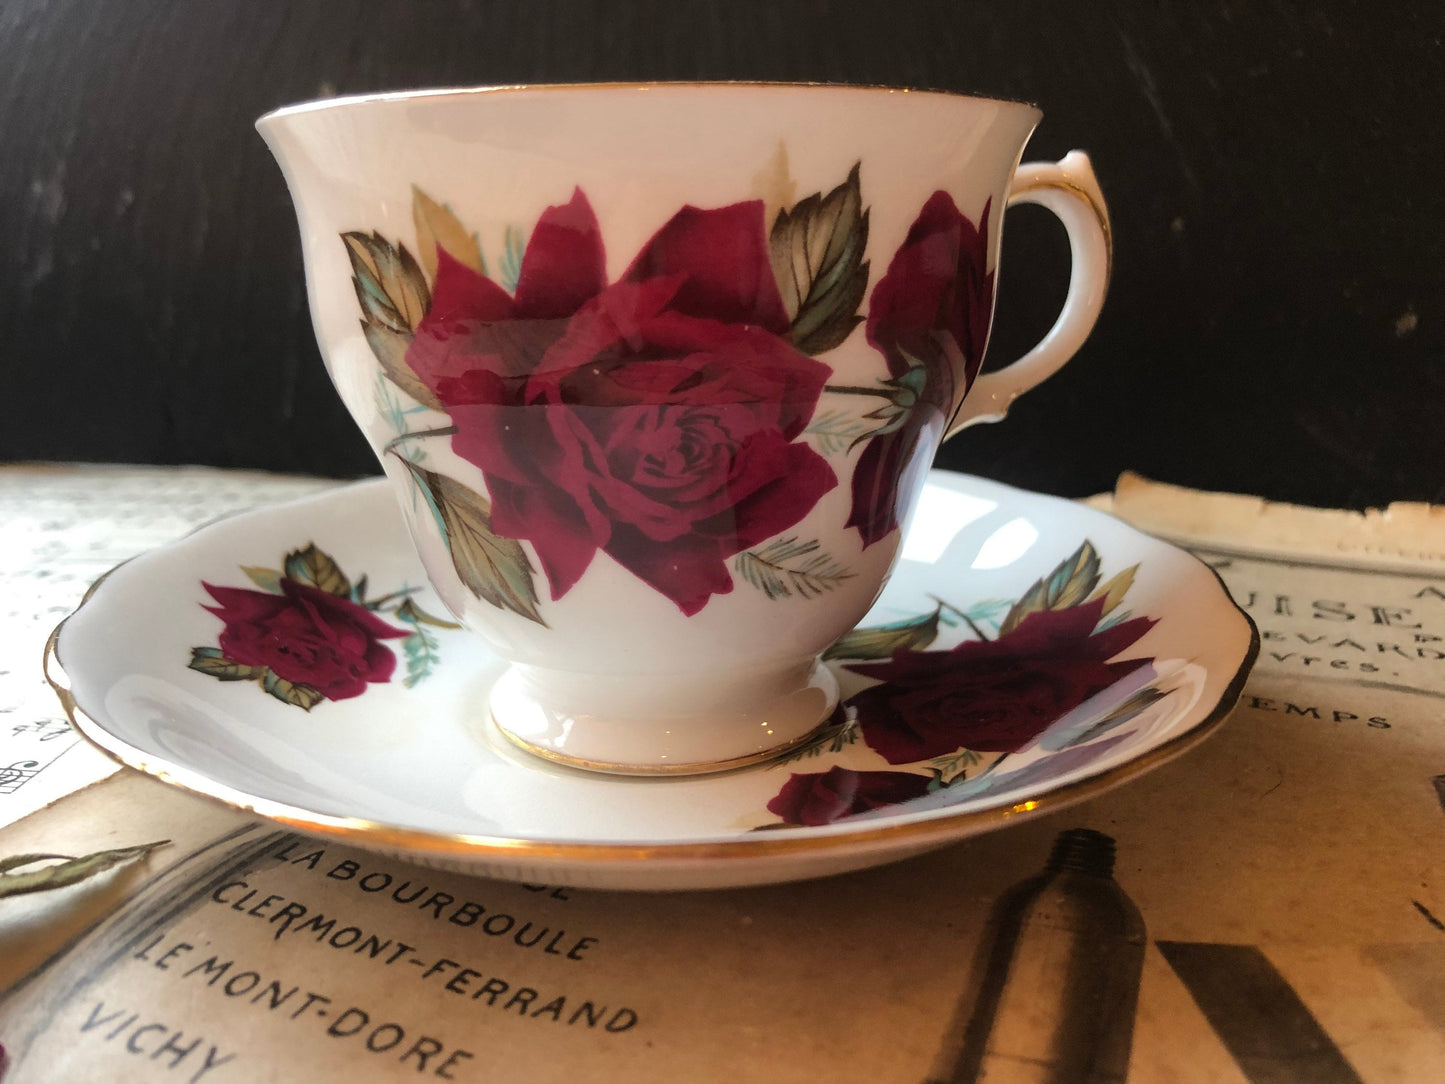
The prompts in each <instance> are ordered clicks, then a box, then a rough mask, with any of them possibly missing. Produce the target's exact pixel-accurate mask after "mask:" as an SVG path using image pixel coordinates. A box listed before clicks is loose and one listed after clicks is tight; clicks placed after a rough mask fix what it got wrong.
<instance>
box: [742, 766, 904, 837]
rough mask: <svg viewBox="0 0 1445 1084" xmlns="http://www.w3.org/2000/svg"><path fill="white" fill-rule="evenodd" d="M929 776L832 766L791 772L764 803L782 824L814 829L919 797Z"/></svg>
mask: <svg viewBox="0 0 1445 1084" xmlns="http://www.w3.org/2000/svg"><path fill="white" fill-rule="evenodd" d="M930 782H932V777H931V776H927V775H914V774H913V773H911V772H856V771H853V770H852V769H850V768H839V767H837V766H834V767H832V768H829V769H828V770H827V771H826V772H812V773H808V774H799V773H797V772H794V773H793V774H792V775H790V776H789V777H788V781H787V782H786V783H784V784H783V788H782V790H780V791H778V795H777V797H776V798H774V799H773V800H772V801H770V802H769V803H768V812H770V813H775V814H777V815H778V816H779V817H781V818H782V819H783V821H784V823H786V824H798V825H804V826H806V827H810V828H811V827H816V826H818V825H821V824H832V823H833V822H834V821H836V820H839V819H841V818H843V817H849V816H852V815H853V814H855V813H866V812H868V811H869V810H870V809H882V808H883V807H885V806H891V805H898V804H899V803H900V802H907V801H909V800H911V799H913V798H919V797H922V796H923V794H925V793H926V792H927V790H928V785H929V783H930Z"/></svg>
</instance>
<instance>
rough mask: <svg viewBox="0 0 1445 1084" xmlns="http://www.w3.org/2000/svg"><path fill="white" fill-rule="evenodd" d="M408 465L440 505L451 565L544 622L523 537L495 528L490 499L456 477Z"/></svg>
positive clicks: (488, 597)
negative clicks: (469, 487) (522, 541)
mask: <svg viewBox="0 0 1445 1084" xmlns="http://www.w3.org/2000/svg"><path fill="white" fill-rule="evenodd" d="M403 462H406V461H405V460H403ZM406 465H407V469H408V470H410V471H411V475H412V478H414V479H415V480H416V483H417V485H418V486H420V487H421V489H422V490H423V492H424V493H425V494H426V496H427V500H428V501H429V502H430V503H431V505H432V507H433V508H435V509H436V511H437V515H438V517H439V518H440V520H441V528H442V537H443V538H445V540H446V543H447V549H448V551H449V552H450V553H451V557H452V565H453V566H454V567H455V568H456V570H457V575H458V576H459V577H461V581H462V583H464V584H466V586H467V589H468V590H469V591H471V592H472V594H474V595H476V596H477V598H480V599H482V600H484V601H486V602H490V603H491V604H492V605H493V606H497V607H500V608H501V609H504V610H510V611H511V612H512V613H515V614H520V615H521V616H522V617H525V618H527V619H528V620H529V621H535V622H537V624H539V625H546V624H547V622H545V621H543V620H542V615H541V613H540V612H539V611H538V609H537V588H536V585H535V584H534V583H533V580H532V577H533V575H534V570H533V568H532V562H531V561H530V560H529V559H528V558H527V553H526V551H525V550H523V549H522V544H521V543H520V542H518V541H517V540H516V539H515V538H505V537H503V536H502V535H499V534H497V533H496V532H495V531H493V530H492V516H491V512H492V506H491V505H490V504H489V503H488V502H487V500H486V499H485V498H484V497H482V495H481V494H479V493H475V492H473V491H472V490H470V489H468V488H467V487H466V486H464V485H462V484H461V483H460V482H458V481H456V480H455V479H453V478H448V477H446V476H445V475H442V474H437V473H436V472H434V471H429V470H424V469H423V468H421V467H418V466H417V465H416V464H415V463H410V462H408V463H407V464H406Z"/></svg>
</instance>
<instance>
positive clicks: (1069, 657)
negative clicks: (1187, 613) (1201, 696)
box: [848, 598, 1154, 764]
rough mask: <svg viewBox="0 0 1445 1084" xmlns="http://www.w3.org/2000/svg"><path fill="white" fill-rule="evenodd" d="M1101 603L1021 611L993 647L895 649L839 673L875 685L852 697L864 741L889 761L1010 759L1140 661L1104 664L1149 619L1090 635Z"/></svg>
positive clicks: (977, 643) (973, 642)
mask: <svg viewBox="0 0 1445 1084" xmlns="http://www.w3.org/2000/svg"><path fill="white" fill-rule="evenodd" d="M1103 607H1104V600H1103V599H1102V598H1101V599H1096V600H1095V601H1093V602H1086V603H1083V604H1081V605H1078V606H1072V607H1069V608H1068V609H1063V610H1044V611H1039V612H1036V613H1032V614H1029V615H1028V616H1027V617H1025V618H1024V619H1023V621H1021V622H1020V623H1019V625H1018V627H1017V628H1015V629H1014V630H1013V631H1011V632H1010V633H1008V634H1007V635H1005V636H1000V637H998V638H997V639H995V640H982V641H981V640H969V641H965V642H964V643H962V644H959V645H958V646H957V647H955V648H953V649H952V650H950V651H908V650H900V651H897V652H895V653H894V654H893V657H892V658H891V659H890V660H888V661H887V662H881V663H865V664H857V665H850V666H849V667H848V669H849V670H852V671H854V672H855V673H858V674H862V675H864V676H865V677H870V678H877V679H879V680H880V681H882V682H883V684H880V685H873V686H870V687H869V688H867V689H864V690H863V691H862V692H860V693H858V694H857V695H856V696H854V697H853V698H852V699H851V700H850V701H849V703H850V704H851V705H853V707H854V708H856V709H857V712H858V723H859V726H860V728H861V729H862V732H863V738H864V741H866V742H867V743H868V745H869V747H870V748H872V749H873V750H874V751H875V752H877V753H878V754H879V755H880V756H882V757H883V758H884V759H885V760H887V761H888V763H890V764H908V763H912V762H914V761H919V760H927V759H929V758H931V757H937V756H944V755H945V754H948V753H952V752H955V751H956V750H959V749H974V750H977V751H978V752H1001V753H1012V752H1015V751H1017V750H1019V749H1021V748H1023V747H1024V746H1025V745H1027V744H1028V743H1029V742H1031V741H1033V740H1034V739H1035V738H1036V737H1038V736H1039V735H1040V734H1042V733H1043V732H1044V731H1045V730H1047V729H1048V727H1049V726H1050V725H1051V724H1052V723H1054V722H1055V721H1056V720H1058V719H1059V718H1060V717H1062V716H1063V715H1065V714H1066V713H1067V712H1070V711H1072V710H1073V709H1074V708H1076V707H1078V706H1079V705H1080V704H1082V703H1084V701H1086V700H1088V699H1089V698H1090V697H1091V696H1094V695H1095V694H1096V693H1099V692H1102V691H1103V690H1104V689H1107V688H1108V687H1109V686H1111V685H1113V684H1114V683H1115V682H1116V681H1118V680H1120V679H1121V678H1123V677H1124V676H1125V675H1127V674H1130V673H1132V672H1133V671H1134V670H1137V669H1138V668H1139V667H1141V666H1145V665H1147V664H1148V663H1149V661H1150V660H1148V659H1126V660H1122V661H1118V662H1110V661H1109V660H1110V659H1112V658H1113V657H1114V656H1115V655H1117V654H1118V653H1119V652H1121V651H1123V650H1124V649H1125V648H1127V647H1128V646H1129V645H1130V644H1132V643H1134V642H1135V641H1136V640H1138V639H1139V638H1140V637H1141V636H1143V635H1144V634H1145V633H1146V632H1148V631H1149V629H1150V627H1151V626H1152V625H1153V624H1154V622H1153V621H1152V620H1151V619H1150V618H1147V617H1137V618H1134V619H1133V620H1131V621H1124V622H1121V623H1120V624H1118V625H1115V626H1113V627H1112V628H1109V629H1105V630H1103V631H1101V632H1095V631H1094V628H1095V626H1096V625H1097V624H1098V623H1099V618H1100V616H1101V615H1102V613H1103Z"/></svg>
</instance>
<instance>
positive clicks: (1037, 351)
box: [948, 151, 1114, 437]
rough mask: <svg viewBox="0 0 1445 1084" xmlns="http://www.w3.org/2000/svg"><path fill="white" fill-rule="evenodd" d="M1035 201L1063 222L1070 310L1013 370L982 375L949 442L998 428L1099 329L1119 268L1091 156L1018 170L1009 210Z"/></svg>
mask: <svg viewBox="0 0 1445 1084" xmlns="http://www.w3.org/2000/svg"><path fill="white" fill-rule="evenodd" d="M1015 203H1037V204H1038V205H1039V206H1041V207H1047V208H1048V209H1049V210H1050V211H1052V212H1053V213H1054V214H1055V215H1056V216H1057V217H1058V219H1059V221H1060V222H1062V223H1063V224H1064V229H1065V230H1067V231H1068V235H1069V251H1070V254H1071V256H1072V262H1071V265H1070V270H1069V292H1068V295H1067V296H1066V297H1065V298H1064V307H1063V309H1062V310H1061V311H1060V312H1059V317H1058V319H1057V320H1055V321H1054V326H1053V327H1051V328H1049V331H1048V334H1046V335H1045V336H1044V337H1043V338H1042V339H1040V340H1039V342H1038V345H1036V346H1035V347H1034V348H1033V349H1032V350H1030V351H1029V352H1028V353H1027V354H1025V355H1024V356H1023V357H1021V358H1019V359H1018V361H1016V362H1014V363H1013V364H1012V365H1009V366H1006V367H1005V368H1003V369H998V370H996V371H994V372H991V373H984V374H983V375H982V376H980V377H979V378H978V379H977V380H975V381H974V382H973V387H971V388H970V389H969V390H968V395H967V396H966V397H965V398H964V400H963V403H962V404H961V405H960V406H959V408H958V411H957V413H955V414H954V417H953V424H952V426H951V427H950V428H949V430H948V436H950V437H951V436H953V435H954V434H955V433H957V432H958V431H959V430H960V429H963V428H965V427H966V426H970V425H973V424H974V423H975V422H996V421H998V420H999V419H1001V418H1002V417H1003V416H1004V414H1005V413H1007V411H1008V408H1009V404H1010V403H1012V402H1013V401H1014V400H1015V399H1017V398H1018V397H1019V396H1020V395H1022V394H1023V393H1024V392H1026V391H1028V390H1029V389H1030V388H1032V387H1034V385H1036V384H1039V383H1042V382H1043V381H1044V380H1046V379H1047V378H1048V377H1051V376H1053V375H1054V373H1056V372H1058V371H1059V370H1060V369H1061V368H1063V365H1064V362H1066V361H1068V360H1069V358H1071V357H1073V356H1074V353H1075V351H1077V350H1078V349H1079V347H1080V346H1082V345H1083V343H1084V340H1085V339H1087V338H1088V337H1089V332H1091V331H1093V329H1094V322H1095V321H1096V320H1097V319H1098V318H1099V310H1100V309H1102V308H1103V307H1104V294H1105V292H1106V291H1107V289H1108V286H1109V271H1110V268H1111V265H1112V263H1113V255H1114V252H1113V237H1112V234H1111V233H1110V231H1109V211H1108V208H1107V207H1105V206H1104V196H1103V193H1102V192H1100V191H1099V182H1098V181H1097V180H1096V179H1095V178H1094V169H1093V166H1092V165H1090V164H1089V156H1088V155H1087V154H1085V153H1084V152H1083V151H1070V152H1069V153H1068V154H1066V155H1065V156H1064V157H1063V158H1062V159H1061V160H1060V161H1058V162H1029V163H1026V164H1025V165H1022V166H1019V168H1018V171H1017V172H1016V173H1015V174H1014V183H1013V186H1012V187H1011V188H1010V189H1009V197H1008V204H1009V206H1010V207H1012V206H1013V205H1014V204H1015Z"/></svg>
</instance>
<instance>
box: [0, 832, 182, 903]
mask: <svg viewBox="0 0 1445 1084" xmlns="http://www.w3.org/2000/svg"><path fill="white" fill-rule="evenodd" d="M168 843H170V840H168V839H161V840H157V841H156V842H154V843H143V844H141V845H140V846H138V847H121V848H118V849H116V850H110V851H97V852H96V853H95V854H88V855H84V856H83V857H80V858H72V857H71V856H69V855H64V854H17V855H12V856H11V857H9V858H3V859H0V899H5V898H6V897H7V896H19V895H23V894H25V893H27V892H43V891H46V890H48V889H52V888H65V887H67V886H68V885H73V884H79V883H80V882H81V881H84V880H87V879H89V878H91V877H94V876H96V875H97V874H100V873H104V872H105V871H106V870H109V869H114V868H115V867H116V866H119V865H123V864H125V863H126V862H132V861H134V860H135V859H137V858H143V857H145V856H146V855H148V854H150V853H151V851H154V850H156V849H157V848H160V847H164V846H166V845H167V844H168ZM53 861H58V862H59V863H60V864H59V865H55V866H43V867H42V868H40V869H35V870H26V869H25V867H26V866H33V865H35V864H36V863H39V862H53ZM17 871H19V872H17Z"/></svg>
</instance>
